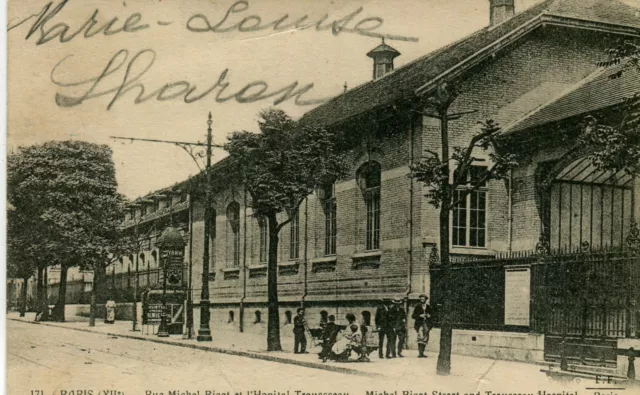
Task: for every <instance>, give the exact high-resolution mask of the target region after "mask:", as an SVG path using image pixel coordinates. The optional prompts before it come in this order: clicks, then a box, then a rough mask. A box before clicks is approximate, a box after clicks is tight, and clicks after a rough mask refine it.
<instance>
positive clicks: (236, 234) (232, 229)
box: [227, 202, 240, 266]
mask: <svg viewBox="0 0 640 395" xmlns="http://www.w3.org/2000/svg"><path fill="white" fill-rule="evenodd" d="M227 222H228V229H227V240H228V243H227V251H228V253H230V254H231V256H230V257H229V258H230V259H228V261H230V262H231V265H232V266H240V205H239V204H238V203H237V202H231V203H229V205H228V206H227ZM227 256H228V255H227Z"/></svg>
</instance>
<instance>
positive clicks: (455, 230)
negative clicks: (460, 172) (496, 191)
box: [451, 166, 487, 247]
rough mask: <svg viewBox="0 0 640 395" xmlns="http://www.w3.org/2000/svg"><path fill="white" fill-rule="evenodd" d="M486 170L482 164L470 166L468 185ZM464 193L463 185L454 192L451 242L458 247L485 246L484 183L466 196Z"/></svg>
mask: <svg viewBox="0 0 640 395" xmlns="http://www.w3.org/2000/svg"><path fill="white" fill-rule="evenodd" d="M486 171H487V168H486V167H484V166H472V167H471V168H470V170H469V177H468V181H469V183H470V185H471V184H476V183H477V182H478V181H479V180H480V179H481V178H482V177H484V175H485V173H486ZM465 193H466V192H465V191H464V187H462V188H459V189H458V190H456V191H455V193H454V198H455V201H456V202H457V204H456V205H455V207H454V208H453V222H452V232H451V233H452V235H451V236H452V238H451V240H452V244H453V245H454V246H458V247H486V245H487V241H486V236H487V224H486V215H487V211H486V210H487V190H486V184H482V185H481V186H480V187H479V188H478V189H477V190H475V191H473V192H471V193H469V194H467V195H466V196H465Z"/></svg>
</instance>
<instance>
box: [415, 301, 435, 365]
mask: <svg viewBox="0 0 640 395" xmlns="http://www.w3.org/2000/svg"><path fill="white" fill-rule="evenodd" d="M419 299H420V302H419V303H418V305H417V306H416V307H415V309H413V314H411V318H413V319H414V320H415V324H414V329H415V330H416V336H417V338H418V358H426V357H427V356H426V355H425V353H424V351H425V350H426V348H427V344H428V343H429V331H431V328H432V327H433V322H432V319H431V314H432V310H431V306H430V305H429V303H427V300H428V299H429V298H428V297H427V295H425V294H422V295H420V296H419Z"/></svg>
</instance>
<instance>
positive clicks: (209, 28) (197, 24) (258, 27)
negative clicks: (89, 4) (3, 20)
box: [7, 0, 418, 45]
mask: <svg viewBox="0 0 640 395" xmlns="http://www.w3.org/2000/svg"><path fill="white" fill-rule="evenodd" d="M68 2H69V0H62V1H60V3H58V4H56V5H55V6H53V4H54V3H53V1H51V2H49V3H47V4H46V5H45V6H44V7H43V8H42V9H41V10H40V12H39V13H37V14H33V15H31V16H29V17H27V18H24V19H23V20H21V21H20V22H18V23H15V24H13V25H11V26H9V27H8V28H7V30H12V29H14V28H16V27H18V26H20V25H22V24H23V23H25V22H27V21H28V20H30V19H32V18H35V22H33V24H32V25H31V27H30V28H29V31H28V32H27V35H26V36H25V39H26V40H29V39H30V38H31V37H32V36H34V35H35V34H36V33H39V35H37V36H36V40H35V43H36V45H42V44H46V43H47V42H49V41H52V40H55V39H56V38H58V39H59V41H60V42H61V43H66V42H69V41H71V40H73V39H74V38H75V37H77V36H79V35H80V34H82V35H83V36H84V38H90V37H93V36H95V35H97V34H100V33H101V32H102V34H103V35H105V36H111V35H114V34H118V33H122V32H123V33H134V32H137V31H140V30H146V29H149V28H150V25H149V24H145V23H142V19H143V17H142V14H141V13H139V12H135V13H132V14H130V15H129V16H128V17H127V18H126V19H124V22H119V21H118V17H112V18H110V19H108V20H107V21H106V22H104V23H103V24H102V25H99V24H98V15H99V14H100V10H99V9H96V10H94V12H93V13H92V14H91V15H90V16H89V17H88V18H87V19H86V20H85V21H84V23H82V25H80V27H79V28H76V30H72V28H71V26H70V25H69V24H68V23H67V22H57V23H55V24H54V25H49V23H53V19H54V18H55V17H56V16H57V15H58V14H59V13H60V12H61V11H62V10H63V9H64V7H65V6H66V5H67V3H68ZM248 9H249V2H248V1H246V0H237V1H236V2H234V3H233V4H232V5H231V6H230V7H229V8H228V9H227V12H226V13H225V15H224V17H223V18H222V20H220V21H219V22H217V23H214V24H212V23H210V22H209V19H208V18H207V17H206V16H205V15H204V14H202V13H198V14H194V15H192V16H190V17H189V18H188V20H187V24H186V28H187V30H188V31H190V32H193V33H204V32H213V33H227V32H231V31H235V30H237V31H239V32H242V33H247V32H256V31H264V30H268V29H272V30H273V31H275V32H281V31H285V30H304V29H309V28H312V27H314V26H315V29H316V31H326V30H331V31H332V33H333V34H334V35H336V36H337V35H338V34H340V33H352V34H358V35H362V36H367V37H377V38H386V39H389V40H403V41H414V42H415V41H418V39H417V38H415V37H405V36H399V35H393V34H384V33H378V32H375V30H377V29H379V28H380V27H382V24H383V23H384V20H383V19H382V18H380V17H367V18H362V19H360V20H358V21H357V23H355V25H353V27H350V24H351V23H352V22H354V21H355V19H356V17H357V16H358V15H359V14H360V13H361V12H362V11H363V7H359V8H358V9H356V10H355V11H353V12H351V13H349V14H347V15H346V16H344V17H342V18H339V19H336V18H333V20H331V18H329V14H325V15H324V16H322V17H321V18H318V19H317V20H312V21H309V16H308V15H303V16H302V17H299V18H298V19H296V20H294V21H293V22H290V23H288V24H287V23H286V22H287V20H289V18H290V17H289V14H284V15H282V16H281V17H279V18H276V19H275V20H273V21H271V22H263V19H262V17H260V16H259V15H249V16H245V17H244V18H243V19H242V20H240V21H238V22H236V23H233V22H232V21H231V19H233V18H232V16H233V15H234V14H241V13H243V12H245V11H248ZM158 24H160V25H163V26H165V25H168V24H170V23H169V22H158Z"/></svg>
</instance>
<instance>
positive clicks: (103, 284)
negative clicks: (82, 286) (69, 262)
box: [93, 265, 107, 304]
mask: <svg viewBox="0 0 640 395" xmlns="http://www.w3.org/2000/svg"><path fill="white" fill-rule="evenodd" d="M93 283H94V285H95V290H96V304H105V303H106V302H107V268H106V267H105V266H102V265H101V266H100V267H98V268H97V269H94V271H93Z"/></svg>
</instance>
